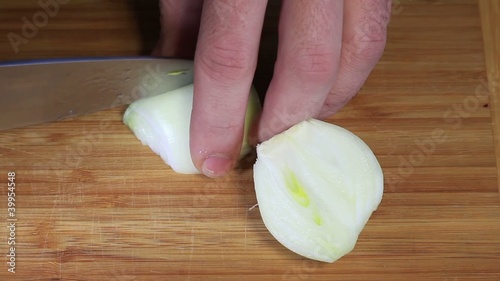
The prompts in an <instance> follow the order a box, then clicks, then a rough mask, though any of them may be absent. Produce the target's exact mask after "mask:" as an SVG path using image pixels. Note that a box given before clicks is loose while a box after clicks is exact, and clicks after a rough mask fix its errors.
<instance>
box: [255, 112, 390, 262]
mask: <svg viewBox="0 0 500 281" xmlns="http://www.w3.org/2000/svg"><path fill="white" fill-rule="evenodd" d="M254 182H255V191H256V195H257V201H258V205H259V210H260V213H261V216H262V219H263V221H264V224H265V226H266V228H267V229H268V230H269V232H270V233H271V234H272V235H273V236H274V238H275V239H276V240H278V241H279V242H280V243H281V244H282V245H284V246H285V247H286V248H288V249H289V250H291V251H293V252H295V253H297V254H299V255H302V256H304V257H307V258H310V259H314V260H318V261H323V262H334V261H336V260H338V259H339V258H341V257H342V256H344V255H346V254H347V253H349V252H351V251H352V249H353V248H354V246H355V244H356V242H357V239H358V236H359V234H360V233H361V231H362V230H363V228H364V226H365V224H366V223H367V221H368V219H369V218H370V216H371V214H372V212H373V211H375V210H376V209H377V207H378V205H379V204H380V202H381V200H382V194H383V173H382V169H381V167H380V165H379V163H378V161H377V159H376V157H375V155H374V154H373V152H372V151H371V150H370V148H369V147H368V146H367V145H366V144H365V143H364V142H363V141H362V140H361V139H360V138H359V137H357V136H356V135H354V134H353V133H351V132H349V131H347V130H346V129H343V128H341V127H338V126H336V125H333V124H329V123H326V122H322V121H319V120H314V119H310V120H306V121H303V122H301V123H299V124H297V125H295V126H293V127H291V128H290V129H288V130H287V131H285V132H283V133H281V134H279V135H276V136H274V137H273V138H271V139H270V140H268V141H266V142H263V143H262V144H260V145H258V146H257V161H256V163H255V165H254Z"/></svg>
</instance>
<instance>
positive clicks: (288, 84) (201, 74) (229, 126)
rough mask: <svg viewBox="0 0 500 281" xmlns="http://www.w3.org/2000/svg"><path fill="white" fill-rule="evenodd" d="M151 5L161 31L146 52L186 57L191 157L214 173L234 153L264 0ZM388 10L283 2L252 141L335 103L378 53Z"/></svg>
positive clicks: (327, 111)
mask: <svg viewBox="0 0 500 281" xmlns="http://www.w3.org/2000/svg"><path fill="white" fill-rule="evenodd" d="M160 4H161V12H162V18H161V19H162V35H161V39H160V41H159V43H158V46H157V48H156V49H155V51H154V54H155V55H161V56H176V57H186V58H189V57H191V56H192V54H195V56H194V65H195V70H194V101H193V111H192V115H191V132H190V136H191V137H190V142H191V143H190V147H191V156H192V159H193V162H194V164H195V166H196V167H197V168H198V169H199V170H200V171H202V172H203V173H204V174H205V175H207V176H209V177H217V176H222V175H224V174H225V173H226V172H227V171H229V170H230V169H231V167H232V166H233V165H234V164H235V163H236V161H237V159H238V156H239V150H240V146H241V141H242V137H243V125H244V116H245V110H246V104H247V99H248V93H249V89H250V87H251V84H252V79H253V75H254V72H255V68H256V64H257V54H258V48H259V43H260V42H259V41H260V35H261V30H262V25H263V21H264V14H265V10H266V5H267V0H253V1H245V0H205V1H202V0H190V1H178V0H161V1H160ZM390 12H391V0H345V1H343V0H287V1H283V2H282V8H281V16H280V23H279V46H278V56H277V61H276V64H275V68H274V75H273V79H272V81H271V83H270V85H269V89H268V91H267V93H266V98H265V103H264V108H263V112H262V115H261V117H260V120H259V121H258V124H257V127H256V128H257V137H258V139H259V141H264V140H267V139H269V138H271V137H272V136H274V135H275V134H278V133H280V132H282V131H284V130H286V129H287V128H289V127H291V126H293V125H295V124H296V123H299V122H300V121H302V120H305V119H308V118H312V117H313V118H319V119H323V118H326V117H328V116H330V115H332V114H334V113H335V112H336V111H338V110H339V109H340V108H341V107H342V106H344V105H345V104H346V103H347V102H348V101H349V100H350V99H351V98H352V97H353V96H354V95H355V94H356V93H357V92H358V91H359V89H360V88H361V86H362V85H363V83H364V82H365V80H366V78H367V77H368V75H369V73H370V72H371V71H372V69H373V68H374V66H375V64H376V63H377V62H378V60H379V58H380V56H381V55H382V53H383V50H384V48H385V41H386V33H387V24H388V22H389V17H390ZM196 37H197V41H196ZM195 49H196V50H195Z"/></svg>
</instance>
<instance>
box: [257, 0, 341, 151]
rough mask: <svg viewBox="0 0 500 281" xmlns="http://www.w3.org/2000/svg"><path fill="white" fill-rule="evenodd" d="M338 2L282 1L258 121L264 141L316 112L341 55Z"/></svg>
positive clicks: (339, 3)
mask: <svg viewBox="0 0 500 281" xmlns="http://www.w3.org/2000/svg"><path fill="white" fill-rule="evenodd" d="M342 12H343V1H340V0H334V1H332V0H324V1H323V0H317V1H310V0H296V1H283V6H282V11H281V19H280V26H279V45H278V58H277V61H276V64H275V69H274V75H273V79H272V81H271V84H270V85H269V89H268V92H267V95H266V99H265V102H264V109H263V112H262V117H261V120H260V123H259V128H258V131H259V132H258V134H259V140H261V141H264V140H266V139H268V138H270V137H272V136H273V135H275V134H277V133H279V132H281V131H284V130H285V129H287V128H289V127H291V126H293V125H295V124H296V123H298V122H300V121H302V120H305V119H308V118H310V117H313V116H315V115H316V114H317V113H318V112H319V110H320V109H321V106H322V105H323V103H324V100H325V98H326V96H327V95H328V92H329V90H330V89H331V87H332V84H333V81H334V78H335V76H336V73H337V68H338V64H339V59H340V48H341V38H342Z"/></svg>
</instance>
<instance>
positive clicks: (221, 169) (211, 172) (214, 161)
mask: <svg viewBox="0 0 500 281" xmlns="http://www.w3.org/2000/svg"><path fill="white" fill-rule="evenodd" d="M231 164H232V161H231V158H229V157H228V156H226V155H212V156H210V157H208V158H207V159H205V161H204V162H203V164H202V165H201V170H202V172H203V174H205V176H207V177H210V178H217V177H221V176H224V175H225V174H226V173H227V172H229V170H230V169H231Z"/></svg>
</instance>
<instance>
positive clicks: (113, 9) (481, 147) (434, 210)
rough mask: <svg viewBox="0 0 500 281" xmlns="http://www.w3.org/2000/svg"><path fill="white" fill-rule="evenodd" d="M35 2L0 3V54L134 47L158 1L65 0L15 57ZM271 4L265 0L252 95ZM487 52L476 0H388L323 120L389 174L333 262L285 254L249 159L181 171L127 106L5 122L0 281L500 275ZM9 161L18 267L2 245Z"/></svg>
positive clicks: (263, 65)
mask: <svg viewBox="0 0 500 281" xmlns="http://www.w3.org/2000/svg"><path fill="white" fill-rule="evenodd" d="M61 2H63V1H61ZM136 2H139V1H136ZM37 3H38V1H35V0H26V1H0V10H1V11H2V12H1V13H0V23H1V24H0V38H1V39H0V59H1V60H15V59H27V58H54V57H76V56H108V55H137V54H141V53H145V52H148V51H150V50H151V48H152V46H153V45H154V43H155V40H156V37H157V32H158V28H159V27H158V24H157V21H156V19H157V16H158V15H157V13H158V11H157V9H156V2H155V1H147V3H146V2H145V1H143V2H142V3H139V4H136V3H135V2H133V1H111V0H74V1H70V2H69V3H68V4H61V5H60V6H59V11H58V13H57V15H56V16H54V17H51V18H50V19H49V20H48V23H47V24H46V25H45V26H43V27H40V28H39V29H38V30H37V32H36V34H35V35H34V36H33V37H32V38H29V39H28V40H27V42H26V44H21V45H20V46H19V49H18V52H17V53H16V52H15V50H14V48H13V47H12V46H11V44H10V42H9V41H8V40H7V35H8V34H9V32H13V33H17V34H22V26H23V17H26V19H27V20H32V18H33V16H34V15H35V14H36V13H38V12H40V11H42V10H41V7H40V6H39V5H38V4H37ZM486 4H488V3H486ZM485 11H486V13H487V12H488V10H487V9H486V10H485ZM277 14H278V7H277V6H275V5H272V6H271V7H270V9H269V15H268V23H267V24H266V27H265V29H264V36H263V41H264V42H263V46H262V49H261V58H260V60H259V70H258V73H257V75H256V81H255V83H256V84H257V85H258V86H259V87H260V89H261V92H262V91H263V90H262V89H265V86H266V84H267V82H268V81H269V79H270V74H271V72H272V62H273V60H274V54H273V50H274V47H275V43H276V41H275V40H276V39H275V38H276V37H275V36H274V35H273V34H274V33H273V32H274V31H275V30H276V22H277ZM497 18H498V17H497ZM490 19H491V18H490ZM494 19H495V17H493V20H492V22H494ZM493 26H494V25H493ZM493 33H494V32H493ZM485 34H488V32H485ZM484 41H485V42H490V43H491V42H494V40H491V38H489V39H488V38H485V40H484ZM484 54H485V53H484V50H483V38H482V30H481V18H480V13H479V8H478V3H477V2H476V1H472V0H471V1H468V0H455V1H445V0H440V1H417V0H407V1H394V9H393V17H392V22H391V24H390V28H389V39H388V43H387V48H386V52H385V54H384V56H383V58H382V60H381V62H380V63H379V64H378V66H377V67H376V69H375V70H374V72H373V74H372V75H371V76H370V78H369V80H368V81H367V83H366V85H365V87H364V88H363V89H362V91H361V93H360V94H359V95H358V96H357V97H356V98H355V99H354V100H353V101H352V102H351V103H350V104H349V105H348V106H347V107H345V108H344V109H343V110H342V111H341V112H340V113H339V114H337V115H336V116H335V117H334V118H332V119H331V120H330V121H331V122H333V123H336V124H338V125H341V126H343V127H345V128H347V129H349V130H351V131H353V132H354V133H356V134H358V135H359V136H360V137H361V138H363V139H364V140H365V141H366V142H367V143H368V144H369V145H370V146H371V147H372V149H373V151H374V152H375V154H376V155H377V157H378V158H379V160H380V163H381V165H382V167H383V170H384V175H385V195H384V198H383V201H382V204H381V205H380V207H379V209H378V210H377V211H376V212H375V213H374V214H373V216H372V218H371V220H370V221H369V223H368V225H367V226H366V228H365V229H364V231H363V232H362V234H361V236H360V238H359V241H358V243H357V245H356V247H355V249H354V250H353V251H352V252H351V253H350V254H348V255H347V256H345V257H344V258H342V259H341V260H339V261H337V262H335V263H333V264H325V263H318V262H313V261H309V260H306V259H304V258H301V257H299V256H297V255H295V254H293V253H291V252H290V251H288V250H286V249H285V248H284V247H283V246H281V245H280V244H279V243H278V242H276V241H275V240H274V239H273V237H272V236H271V235H270V234H269V233H268V232H267V230H266V228H265V227H264V225H263V223H262V220H261V217H260V214H259V210H258V208H255V209H252V210H249V208H250V207H252V206H253V205H254V204H255V203H256V198H255V192H254V188H253V182H252V169H251V164H252V162H251V161H244V162H243V165H242V166H243V167H242V168H241V169H238V170H236V171H234V172H233V173H232V174H230V175H229V176H227V177H225V178H223V179H219V180H211V179H207V178H204V177H202V176H196V175H193V176H189V175H177V174H175V173H173V172H172V171H171V170H170V169H169V168H168V167H167V166H166V165H164V164H163V162H162V161H161V160H160V158H159V157H158V156H156V155H155V154H154V153H152V152H151V151H150V150H149V149H148V148H146V147H144V146H141V145H140V142H139V141H138V140H137V139H135V137H134V136H133V135H132V134H131V132H130V131H129V130H128V129H127V128H126V127H125V126H124V125H123V124H122V123H121V116H122V113H123V111H124V109H125V107H121V108H117V109H112V110H107V111H103V112H98V113H95V114H92V115H88V116H82V117H79V118H75V119H71V120H65V121H60V122H54V123H49V124H43V125H39V126H32V127H28V128H19V129H13V130H8V131H3V132H0V157H1V158H0V183H1V186H2V189H1V194H0V201H1V204H0V206H1V208H2V209H1V213H2V214H3V215H2V218H1V221H2V222H1V224H2V227H0V241H1V242H0V250H1V253H2V256H3V258H1V259H0V260H1V261H2V262H1V263H0V280H191V281H194V280H240V281H244V280H248V281H250V280H252V281H253V280H294V281H295V280H394V281H396V280H397V281H400V280H446V281H458V280H500V200H499V194H498V188H497V181H498V179H497V169H496V163H495V149H494V137H493V134H492V119H491V116H492V114H493V115H495V114H496V111H495V110H496V109H495V108H492V106H493V104H492V103H490V100H489V98H488V89H487V82H486V77H487V73H486V66H485V55H484ZM0 98H1V93H0ZM0 102H1V101H0ZM19 102H22V101H19ZM11 171H12V172H15V182H16V189H15V192H16V202H15V203H16V206H15V208H16V218H17V221H16V224H15V225H16V229H15V239H16V240H15V241H16V245H15V247H16V251H15V254H16V269H15V271H16V273H15V274H13V273H9V272H8V268H9V265H8V264H7V261H8V257H7V256H6V255H7V254H9V252H10V251H9V249H8V248H9V245H8V244H7V242H8V237H9V235H10V230H9V227H8V226H9V224H10V222H9V221H8V215H7V207H8V206H7V200H8V199H7V197H8V196H7V193H8V190H7V182H8V176H7V173H8V172H11Z"/></svg>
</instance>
